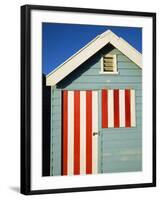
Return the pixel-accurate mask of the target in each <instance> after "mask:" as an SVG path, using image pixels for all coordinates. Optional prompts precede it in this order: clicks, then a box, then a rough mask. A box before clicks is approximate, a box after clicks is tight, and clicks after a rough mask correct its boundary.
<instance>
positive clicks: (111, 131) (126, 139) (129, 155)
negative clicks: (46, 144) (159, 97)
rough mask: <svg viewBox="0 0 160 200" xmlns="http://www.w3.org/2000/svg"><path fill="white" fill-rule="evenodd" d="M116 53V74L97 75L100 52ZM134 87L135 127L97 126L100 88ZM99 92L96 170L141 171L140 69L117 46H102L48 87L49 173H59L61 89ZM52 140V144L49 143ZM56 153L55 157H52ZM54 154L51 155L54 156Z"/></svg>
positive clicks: (109, 171) (105, 171) (108, 171)
mask: <svg viewBox="0 0 160 200" xmlns="http://www.w3.org/2000/svg"><path fill="white" fill-rule="evenodd" d="M105 51H107V52H109V53H110V54H116V55H117V66H118V72H119V73H118V74H117V75H102V74H100V73H99V72H100V67H101V59H100V58H101V55H102V54H101V53H102V52H105ZM102 88H108V89H126V88H132V89H135V95H136V127H134V128H106V129H102V128H101V89H102ZM63 89H65V90H98V91H99V124H98V126H99V131H100V136H99V143H98V144H99V152H98V155H99V172H103V173H111V172H130V171H140V170H142V70H141V69H140V68H139V67H138V66H137V65H136V64H134V63H133V62H132V61H131V60H129V59H128V58H127V57H126V56H125V55H123V54H122V53H121V52H120V51H118V50H117V49H110V50H108V49H107V47H106V49H105V48H104V49H103V50H102V51H100V52H98V53H97V54H95V55H94V56H93V57H91V58H90V59H89V60H88V61H86V62H85V63H83V64H82V65H81V66H80V67H79V68H77V69H76V70H75V71H73V72H72V73H70V74H69V75H68V76H67V77H66V78H64V79H63V80H62V81H61V82H59V83H58V84H57V85H56V88H52V133H51V134H52V136H53V137H52V141H51V143H52V148H51V152H52V154H51V160H52V168H51V175H60V164H61V162H60V160H61V147H60V146H61V96H60V94H61V90H63ZM54 143H55V145H53V144H54ZM56 155H58V156H56ZM54 156H55V157H54Z"/></svg>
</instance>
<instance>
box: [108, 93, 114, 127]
mask: <svg viewBox="0 0 160 200" xmlns="http://www.w3.org/2000/svg"><path fill="white" fill-rule="evenodd" d="M113 105H114V99H113V90H108V127H114V114H113V113H114V111H113V109H114V108H113Z"/></svg>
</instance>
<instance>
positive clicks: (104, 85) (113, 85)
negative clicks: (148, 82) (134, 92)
mask: <svg viewBox="0 0 160 200" xmlns="http://www.w3.org/2000/svg"><path fill="white" fill-rule="evenodd" d="M58 87H60V88H65V89H67V90H90V89H93V90H99V89H102V88H108V89H117V88H119V89H126V88H131V89H142V84H138V83H130V82H128V83H127V82H126V83H107V82H106V83H95V82H90V83H74V84H63V85H59V86H58Z"/></svg>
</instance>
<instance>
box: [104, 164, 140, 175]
mask: <svg viewBox="0 0 160 200" xmlns="http://www.w3.org/2000/svg"><path fill="white" fill-rule="evenodd" d="M141 170H142V163H141V161H130V162H126V163H124V162H118V163H117V162H111V163H110V162H109V161H108V162H107V161H106V162H104V164H103V173H112V172H114V173H115V172H132V171H133V172H134V171H141Z"/></svg>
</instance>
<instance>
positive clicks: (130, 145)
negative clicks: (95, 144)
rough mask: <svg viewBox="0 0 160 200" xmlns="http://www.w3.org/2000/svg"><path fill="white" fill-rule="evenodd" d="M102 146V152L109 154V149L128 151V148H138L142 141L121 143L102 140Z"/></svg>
mask: <svg viewBox="0 0 160 200" xmlns="http://www.w3.org/2000/svg"><path fill="white" fill-rule="evenodd" d="M102 145H103V152H109V151H110V149H119V150H121V149H126V148H127V149H128V148H133V147H134V148H138V147H141V146H142V140H141V139H135V140H124V141H123V142H122V141H121V140H120V141H119V140H115V141H114V140H112V141H108V140H104V141H103V142H102Z"/></svg>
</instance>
